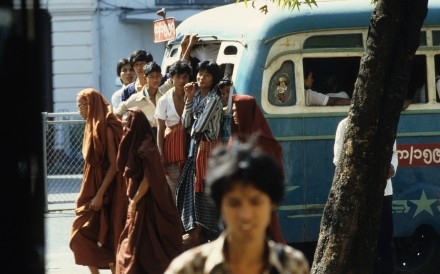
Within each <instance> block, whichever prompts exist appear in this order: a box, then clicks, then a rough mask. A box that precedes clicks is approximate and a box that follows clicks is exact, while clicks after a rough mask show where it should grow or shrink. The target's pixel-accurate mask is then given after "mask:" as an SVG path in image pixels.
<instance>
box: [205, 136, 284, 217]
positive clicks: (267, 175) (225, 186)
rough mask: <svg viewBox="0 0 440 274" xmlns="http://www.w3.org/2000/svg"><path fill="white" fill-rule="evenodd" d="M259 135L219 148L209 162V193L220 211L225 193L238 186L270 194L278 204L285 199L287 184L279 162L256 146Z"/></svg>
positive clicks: (207, 177)
mask: <svg viewBox="0 0 440 274" xmlns="http://www.w3.org/2000/svg"><path fill="white" fill-rule="evenodd" d="M255 138H256V137H255V136H251V138H250V140H249V141H248V142H246V143H240V142H235V143H233V144H232V145H231V146H230V147H226V146H219V147H216V148H215V149H214V150H213V151H212V154H211V156H210V157H209V160H208V170H207V174H206V186H207V193H208V194H209V195H210V196H211V198H212V199H213V200H214V202H215V204H216V206H217V208H218V209H220V208H221V200H222V198H223V196H224V195H225V193H227V192H228V191H230V190H231V189H232V187H233V186H234V185H236V184H249V185H252V186H254V187H255V188H257V189H258V190H260V191H262V192H264V193H266V194H267V195H268V196H269V197H270V200H271V201H272V202H273V203H274V204H278V203H280V202H281V200H282V199H283V197H284V181H283V176H282V171H281V168H280V166H279V165H278V163H277V161H276V160H275V159H274V158H273V157H272V156H270V155H269V154H266V153H265V152H263V151H262V150H260V149H259V148H256V147H255V144H254V143H255Z"/></svg>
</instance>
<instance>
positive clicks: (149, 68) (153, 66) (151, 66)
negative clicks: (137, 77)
mask: <svg viewBox="0 0 440 274" xmlns="http://www.w3.org/2000/svg"><path fill="white" fill-rule="evenodd" d="M152 72H159V73H162V69H161V68H160V66H159V65H158V64H157V63H156V62H154V61H152V62H149V63H147V64H145V66H144V74H145V76H147V75H148V74H150V73H152Z"/></svg>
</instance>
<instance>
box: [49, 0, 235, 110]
mask: <svg viewBox="0 0 440 274" xmlns="http://www.w3.org/2000/svg"><path fill="white" fill-rule="evenodd" d="M232 2H235V0H226V1H225V0H136V1H135V0H105V1H104V0H47V1H44V2H41V6H42V8H43V9H47V10H48V12H49V15H50V17H51V31H52V35H51V37H52V74H53V75H52V79H53V80H52V87H53V95H52V98H53V102H52V104H53V112H72V111H77V110H76V94H77V93H78V92H79V91H80V90H82V89H84V88H89V87H91V88H95V89H97V90H99V91H100V92H101V93H102V94H103V95H104V96H105V97H106V98H107V99H108V100H109V101H110V98H111V95H112V94H113V92H114V91H115V90H117V89H118V87H119V86H120V82H119V80H118V77H117V75H116V63H117V61H118V60H119V59H120V58H122V57H127V58H128V57H129V56H130V54H131V53H132V52H133V51H135V50H137V49H145V50H147V51H149V52H151V53H152V55H153V57H154V60H155V61H156V62H158V63H159V64H161V63H162V58H163V54H164V50H165V42H161V43H154V34H153V21H154V20H158V19H161V17H159V16H158V15H157V14H156V12H157V11H158V10H160V9H161V8H165V10H166V17H174V18H175V20H176V26H177V25H178V24H179V23H180V22H181V21H183V20H184V19H186V18H188V17H189V16H191V15H193V14H196V13H198V12H200V11H202V10H204V9H207V8H211V7H214V6H219V5H223V4H227V3H232Z"/></svg>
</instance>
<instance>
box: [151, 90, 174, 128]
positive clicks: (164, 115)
mask: <svg viewBox="0 0 440 274" xmlns="http://www.w3.org/2000/svg"><path fill="white" fill-rule="evenodd" d="M173 93H174V89H170V90H168V91H167V92H166V93H165V94H164V95H163V96H162V97H160V98H159V100H158V101H157V104H156V110H155V112H154V117H155V118H156V119H161V120H164V121H165V125H166V126H167V127H171V126H174V125H176V124H178V123H179V122H180V116H179V114H177V111H176V106H175V105H174V101H173Z"/></svg>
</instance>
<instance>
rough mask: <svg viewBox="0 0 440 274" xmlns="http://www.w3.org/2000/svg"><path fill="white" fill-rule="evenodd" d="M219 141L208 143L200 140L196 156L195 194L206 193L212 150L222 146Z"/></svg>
mask: <svg viewBox="0 0 440 274" xmlns="http://www.w3.org/2000/svg"><path fill="white" fill-rule="evenodd" d="M220 144H221V142H220V141H219V140H216V141H206V140H204V139H202V140H200V144H199V147H198V149H197V156H196V177H195V181H194V192H205V179H206V171H207V169H208V159H209V156H210V155H211V152H212V150H213V149H214V148H215V147H217V146H218V145H220Z"/></svg>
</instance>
